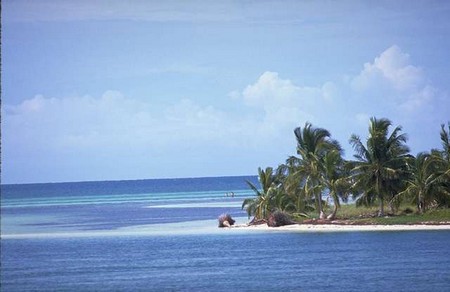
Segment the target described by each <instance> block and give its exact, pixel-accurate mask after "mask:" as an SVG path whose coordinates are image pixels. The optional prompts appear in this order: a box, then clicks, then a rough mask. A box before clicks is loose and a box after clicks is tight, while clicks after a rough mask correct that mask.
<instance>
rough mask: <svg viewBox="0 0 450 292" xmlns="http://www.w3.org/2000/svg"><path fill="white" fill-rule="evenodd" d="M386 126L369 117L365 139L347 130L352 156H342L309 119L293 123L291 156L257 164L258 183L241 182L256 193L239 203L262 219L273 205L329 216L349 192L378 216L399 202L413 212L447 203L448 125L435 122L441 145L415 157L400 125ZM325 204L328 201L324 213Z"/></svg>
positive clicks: (327, 135)
mask: <svg viewBox="0 0 450 292" xmlns="http://www.w3.org/2000/svg"><path fill="white" fill-rule="evenodd" d="M391 126H392V122H391V121H390V120H388V119H384V118H383V119H377V118H371V119H370V124H369V135H368V137H367V141H366V143H363V141H362V140H361V138H360V137H359V136H357V135H352V136H351V138H350V144H351V145H352V146H353V149H354V151H355V154H354V158H355V159H354V160H345V159H344V158H343V150H342V148H341V146H340V144H339V143H338V141H336V140H334V139H332V138H331V134H330V132H329V131H327V130H326V129H322V128H315V127H313V126H312V125H311V124H310V123H306V124H305V126H304V127H303V128H301V127H299V128H296V129H295V130H294V133H295V137H296V140H297V156H291V157H289V158H288V159H287V160H286V163H284V164H281V165H279V166H278V167H277V168H276V169H273V168H271V167H267V168H266V169H261V168H259V169H258V178H259V182H260V188H258V187H256V186H255V185H254V184H252V183H251V182H249V181H247V184H248V185H249V186H250V188H251V189H252V190H253V191H254V192H255V194H256V196H254V197H252V198H248V199H245V200H244V202H243V204H242V208H243V209H246V210H247V213H248V215H249V217H251V216H254V218H255V219H267V218H268V216H269V215H270V214H271V213H272V212H274V211H276V210H278V211H285V212H290V213H296V214H299V215H305V214H306V213H307V212H311V211H314V210H315V211H316V212H317V214H318V216H319V218H320V219H334V218H335V217H336V214H337V211H338V209H339V207H340V203H341V202H347V200H348V199H349V198H350V197H353V199H354V200H355V201H356V205H357V206H361V205H365V206H372V205H376V204H377V205H378V206H379V211H378V215H379V216H384V214H385V207H386V206H389V208H390V209H391V212H395V210H396V209H397V208H398V207H399V205H400V204H401V203H402V202H408V203H413V204H415V206H417V211H418V212H419V213H423V212H425V211H426V210H427V209H429V208H435V207H442V206H444V207H450V137H449V132H450V123H449V125H448V129H446V128H445V126H444V125H442V126H441V141H442V146H443V149H440V150H431V151H430V152H422V153H419V154H418V155H417V156H415V157H414V156H413V155H411V154H410V153H409V148H408V146H407V145H406V142H407V136H406V134H404V133H402V128H401V127H396V128H394V130H393V131H391V132H390V131H389V128H390V127H391ZM325 197H326V198H327V199H326V200H324V198H325ZM325 205H329V206H331V205H333V211H332V212H331V213H330V214H328V215H326V214H325V211H324V210H325V208H324V206H325Z"/></svg>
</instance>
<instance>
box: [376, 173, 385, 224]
mask: <svg viewBox="0 0 450 292" xmlns="http://www.w3.org/2000/svg"><path fill="white" fill-rule="evenodd" d="M376 184H377V185H376V186H377V190H376V191H377V194H378V199H379V200H380V209H379V210H378V217H383V216H384V201H383V194H382V193H381V182H380V178H379V177H378V175H377V181H376Z"/></svg>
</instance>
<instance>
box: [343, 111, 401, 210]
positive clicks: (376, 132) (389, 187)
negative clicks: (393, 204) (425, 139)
mask: <svg viewBox="0 0 450 292" xmlns="http://www.w3.org/2000/svg"><path fill="white" fill-rule="evenodd" d="M391 125H392V122H391V121H390V120H388V119H379V120H378V119H376V118H371V119H370V125H369V136H368V139H367V143H366V145H364V144H363V143H362V141H361V139H360V137H359V136H357V135H354V134H353V135H352V136H351V138H350V144H352V146H353V148H354V150H355V152H356V154H355V155H354V157H355V158H356V161H352V162H351V164H352V170H351V172H352V176H353V181H354V186H353V188H354V190H356V194H357V197H358V200H357V204H358V205H362V204H363V205H369V206H370V205H372V204H373V203H375V202H376V201H378V203H379V205H380V209H379V215H380V216H383V215H384V202H385V200H386V199H390V197H391V196H392V191H393V190H395V189H396V188H398V184H399V183H400V182H401V180H399V178H400V177H401V175H402V174H403V173H404V172H405V167H406V161H407V159H408V152H409V149H408V147H407V146H406V140H407V136H406V135H405V134H400V131H401V129H402V128H401V127H396V128H395V129H394V130H393V131H392V133H391V134H389V127H390V126H391Z"/></svg>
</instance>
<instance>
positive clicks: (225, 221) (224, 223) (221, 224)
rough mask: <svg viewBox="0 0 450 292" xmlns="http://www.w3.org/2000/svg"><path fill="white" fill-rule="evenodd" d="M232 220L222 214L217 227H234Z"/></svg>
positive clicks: (227, 215)
mask: <svg viewBox="0 0 450 292" xmlns="http://www.w3.org/2000/svg"><path fill="white" fill-rule="evenodd" d="M234 222H236V221H234V220H233V218H231V216H230V215H229V214H222V215H220V216H219V227H230V226H231V225H234Z"/></svg>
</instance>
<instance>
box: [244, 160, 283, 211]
mask: <svg viewBox="0 0 450 292" xmlns="http://www.w3.org/2000/svg"><path fill="white" fill-rule="evenodd" d="M258 180H259V183H260V186H261V190H259V189H258V188H257V187H256V186H255V185H254V184H253V183H251V182H250V181H246V182H247V184H248V185H249V187H250V188H251V189H252V190H253V191H254V192H255V194H256V197H254V198H247V199H245V200H244V202H243V203H242V209H244V208H245V209H246V210H247V214H248V217H249V218H250V217H251V216H254V217H255V219H266V218H267V217H268V216H269V212H270V211H271V210H270V209H271V203H272V199H271V196H272V195H273V194H274V187H275V184H274V183H275V176H274V175H273V168H272V167H267V168H266V169H265V170H263V169H261V168H258Z"/></svg>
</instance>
